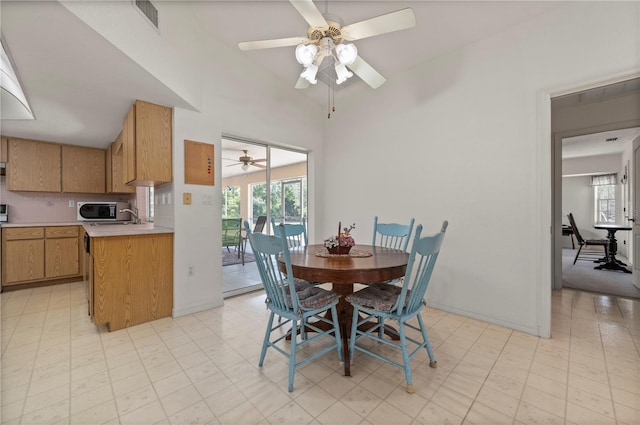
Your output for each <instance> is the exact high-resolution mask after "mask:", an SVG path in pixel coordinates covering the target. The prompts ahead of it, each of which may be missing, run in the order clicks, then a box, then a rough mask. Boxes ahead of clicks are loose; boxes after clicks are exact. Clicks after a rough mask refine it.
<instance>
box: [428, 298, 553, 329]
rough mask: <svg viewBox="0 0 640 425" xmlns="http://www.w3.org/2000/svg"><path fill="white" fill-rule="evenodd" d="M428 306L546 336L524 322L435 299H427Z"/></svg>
mask: <svg viewBox="0 0 640 425" xmlns="http://www.w3.org/2000/svg"><path fill="white" fill-rule="evenodd" d="M427 306H429V307H432V308H435V309H438V310H440V311H445V312H447V313H453V314H457V315H459V316H464V317H468V318H470V319H475V320H480V321H483V322H487V323H491V324H493V325H498V326H502V327H505V328H509V329H512V330H515V331H520V332H524V333H527V334H530V335H533V336H537V337H540V338H544V336H542V335H540V330H539V329H538V328H537V327H531V326H527V325H525V324H523V323H514V322H511V321H508V320H504V319H500V318H499V317H492V316H485V315H482V314H477V313H474V312H471V311H466V310H463V309H460V308H455V307H452V306H450V305H444V304H439V303H436V302H433V301H429V300H427Z"/></svg>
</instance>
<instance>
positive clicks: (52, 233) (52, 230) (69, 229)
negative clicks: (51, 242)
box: [45, 226, 80, 238]
mask: <svg viewBox="0 0 640 425" xmlns="http://www.w3.org/2000/svg"><path fill="white" fill-rule="evenodd" d="M79 234H80V233H79V231H78V226H55V227H46V228H45V236H46V237H47V238H77V237H78V235H79Z"/></svg>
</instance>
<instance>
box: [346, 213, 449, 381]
mask: <svg viewBox="0 0 640 425" xmlns="http://www.w3.org/2000/svg"><path fill="white" fill-rule="evenodd" d="M447 226H448V222H447V221H444V222H443V223H442V228H441V229H440V232H439V233H436V234H435V235H432V236H426V237H422V236H421V233H422V225H418V227H417V228H416V234H415V237H414V240H413V244H412V248H411V252H410V254H409V262H408V263H407V271H406V275H405V279H404V280H403V283H402V286H396V285H391V284H387V283H381V284H377V285H371V286H369V287H367V288H365V289H362V290H360V291H357V292H355V293H353V294H351V295H348V296H347V301H348V302H350V303H351V304H352V305H353V318H352V322H351V323H352V324H351V339H350V342H349V357H350V359H353V356H354V352H355V351H356V350H357V351H360V352H363V353H365V354H368V355H370V356H373V357H375V358H377V359H379V360H382V361H384V362H386V363H388V364H390V365H392V366H395V367H398V368H400V369H404V374H405V378H406V381H407V386H406V390H407V392H408V393H412V392H413V380H412V377H411V364H410V360H411V359H412V358H413V357H414V356H415V355H416V354H417V353H418V352H420V350H421V349H422V348H425V349H426V350H427V354H428V356H429V361H430V362H429V365H430V366H431V367H436V366H437V362H436V359H435V357H434V355H433V350H432V349H431V343H430V342H429V337H428V335H427V330H426V327H425V325H424V321H423V319H422V315H421V313H422V307H424V306H425V305H426V303H425V301H424V296H425V293H426V291H427V286H428V284H429V280H430V279H431V274H432V273H433V268H434V266H435V264H436V260H437V259H438V254H439V253H440V247H441V245H442V240H443V239H444V234H445V232H446V230H447ZM414 318H415V319H417V321H418V326H415V324H410V323H409V320H411V319H414ZM379 319H383V320H379ZM385 319H393V320H396V321H397V324H398V329H397V330H395V329H393V328H390V327H387V329H386V331H387V332H391V333H393V334H395V335H396V336H398V337H399V343H397V342H395V341H393V340H387V339H384V338H382V337H381V336H380V332H379V330H380V327H382V326H384V320H385ZM372 321H376V322H377V323H376V324H373V323H370V322H372ZM364 324H367V325H368V326H369V327H368V328H366V329H365V327H363V326H362V325H364ZM408 329H409V330H410V332H411V331H412V330H413V331H418V332H419V334H418V335H420V336H421V337H422V341H419V340H418V339H415V338H419V336H415V337H414V336H413V334H408V333H407V330H408ZM367 339H371V340H374V341H376V342H379V343H381V344H384V346H382V345H379V344H370V343H368V341H366V340H367ZM407 343H411V344H412V346H411V348H413V346H414V345H415V348H413V349H412V350H410V349H409V347H408V346H407ZM386 347H391V348H393V349H398V350H400V351H401V353H402V363H398V361H397V356H392V354H390V353H389V352H388V349H387V348H386ZM347 360H348V359H347Z"/></svg>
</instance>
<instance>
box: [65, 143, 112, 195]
mask: <svg viewBox="0 0 640 425" xmlns="http://www.w3.org/2000/svg"><path fill="white" fill-rule="evenodd" d="M62 164H63V165H64V167H63V168H62V191H63V192H67V193H105V150H104V149H96V148H86V147H82V146H69V145H63V146H62Z"/></svg>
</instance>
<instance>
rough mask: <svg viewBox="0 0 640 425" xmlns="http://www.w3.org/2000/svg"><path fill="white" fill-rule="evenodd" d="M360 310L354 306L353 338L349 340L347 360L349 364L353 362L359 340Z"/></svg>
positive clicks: (352, 320)
mask: <svg viewBox="0 0 640 425" xmlns="http://www.w3.org/2000/svg"><path fill="white" fill-rule="evenodd" d="M359 311H360V310H359V309H358V307H356V306H353V317H352V319H351V333H350V335H351V337H350V338H349V358H348V359H345V361H347V362H353V352H354V350H355V348H354V347H355V346H356V339H358V334H357V332H358V315H359Z"/></svg>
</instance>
